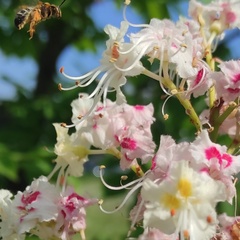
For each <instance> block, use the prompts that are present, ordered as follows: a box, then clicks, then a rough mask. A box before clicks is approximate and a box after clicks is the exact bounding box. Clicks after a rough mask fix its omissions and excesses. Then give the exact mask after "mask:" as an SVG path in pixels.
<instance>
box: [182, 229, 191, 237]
mask: <svg viewBox="0 0 240 240" xmlns="http://www.w3.org/2000/svg"><path fill="white" fill-rule="evenodd" d="M183 237H184V239H189V237H190V236H189V232H188V230H184V231H183Z"/></svg>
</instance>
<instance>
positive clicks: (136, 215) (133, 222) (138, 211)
mask: <svg viewBox="0 0 240 240" xmlns="http://www.w3.org/2000/svg"><path fill="white" fill-rule="evenodd" d="M143 206H144V201H143V200H142V201H141V202H140V204H139V207H138V209H137V212H136V214H135V216H134V219H133V220H132V224H131V226H130V230H129V231H128V234H127V237H129V236H130V234H131V232H132V230H133V229H134V226H135V224H136V222H137V219H138V216H139V214H140V212H141V210H142V208H143Z"/></svg>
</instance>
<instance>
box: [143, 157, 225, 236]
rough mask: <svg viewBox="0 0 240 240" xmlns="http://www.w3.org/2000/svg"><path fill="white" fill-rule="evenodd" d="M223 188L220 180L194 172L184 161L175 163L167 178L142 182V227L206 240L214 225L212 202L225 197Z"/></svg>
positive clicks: (214, 216) (213, 204)
mask: <svg viewBox="0 0 240 240" xmlns="http://www.w3.org/2000/svg"><path fill="white" fill-rule="evenodd" d="M223 189H224V188H223V184H222V183H221V182H217V181H214V180H213V179H212V178H210V177H209V176H208V175H207V174H203V173H197V172H195V171H194V170H193V169H191V168H189V166H188V162H187V161H180V162H176V163H175V165H174V166H172V168H171V169H170V171H169V177H168V178H166V179H164V180H163V181H161V182H160V183H158V182H153V181H152V180H150V179H146V180H145V181H144V183H143V188H142V192H141V193H142V198H143V200H145V201H146V203H145V207H146V210H145V213H144V227H145V228H146V227H154V228H157V229H159V230H161V231H162V232H164V233H166V234H173V233H180V236H181V239H185V238H190V239H195V240H205V239H206V240H209V239H210V238H211V237H213V236H214V234H215V231H216V226H217V219H216V217H217V215H216V212H215V209H214V208H215V205H216V203H217V202H218V201H223V200H225V198H224V194H225V192H224V190H223Z"/></svg>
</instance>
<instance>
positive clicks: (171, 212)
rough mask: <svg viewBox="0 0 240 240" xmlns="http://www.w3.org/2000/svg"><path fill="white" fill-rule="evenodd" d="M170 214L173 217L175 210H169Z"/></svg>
mask: <svg viewBox="0 0 240 240" xmlns="http://www.w3.org/2000/svg"><path fill="white" fill-rule="evenodd" d="M170 214H171V216H172V217H173V216H174V215H175V214H176V210H175V209H171V211H170Z"/></svg>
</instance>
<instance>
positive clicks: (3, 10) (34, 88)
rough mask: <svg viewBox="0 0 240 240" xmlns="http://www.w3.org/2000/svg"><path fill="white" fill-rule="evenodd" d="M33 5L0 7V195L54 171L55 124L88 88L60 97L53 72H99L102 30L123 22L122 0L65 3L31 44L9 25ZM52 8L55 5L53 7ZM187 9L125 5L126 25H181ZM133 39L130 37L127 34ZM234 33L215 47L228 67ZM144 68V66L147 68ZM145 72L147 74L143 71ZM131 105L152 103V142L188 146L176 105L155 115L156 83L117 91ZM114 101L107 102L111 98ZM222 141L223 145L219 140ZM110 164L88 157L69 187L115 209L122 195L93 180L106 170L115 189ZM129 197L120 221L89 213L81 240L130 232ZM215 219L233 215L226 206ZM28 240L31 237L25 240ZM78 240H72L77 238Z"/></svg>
mask: <svg viewBox="0 0 240 240" xmlns="http://www.w3.org/2000/svg"><path fill="white" fill-rule="evenodd" d="M36 3H37V1H35V0H31V1H30V0H0V188H6V189H9V190H11V191H12V192H13V193H16V192H17V191H18V190H20V191H23V190H24V189H25V187H26V186H27V185H28V184H30V182H31V181H32V179H33V178H37V177H38V176H40V175H48V174H49V173H50V172H51V170H52V168H53V166H54V163H53V160H54V159H55V157H56V156H55V155H54V152H53V150H54V144H55V142H56V134H55V130H54V128H53V126H52V123H54V122H67V123H70V121H71V107H70V103H71V101H72V100H74V99H76V98H77V96H78V94H79V93H80V92H90V91H91V90H92V89H93V88H94V86H90V87H89V88H85V89H79V88H78V89H75V90H72V91H59V90H58V87H57V84H58V83H62V85H63V86H71V85H72V82H70V81H69V80H67V79H65V78H64V77H63V76H62V75H61V74H60V73H59V69H60V67H62V66H64V68H65V71H66V72H67V73H68V74H69V75H72V76H79V75H82V74H84V73H86V72H87V71H90V70H91V69H93V68H94V67H96V66H97V65H98V64H99V60H100V59H101V54H102V52H103V51H104V49H105V41H106V40H107V35H106V34H105V33H104V31H103V28H104V26H105V25H107V24H112V25H114V26H116V27H119V26H120V22H121V21H122V20H123V17H122V10H123V1H122V0H121V1H120V0H66V2H65V3H64V4H63V5H62V8H61V9H62V18H61V19H51V20H47V21H45V22H42V23H40V24H39V25H38V26H37V28H36V33H35V35H34V37H33V39H32V40H29V35H28V33H27V31H28V27H29V26H25V28H24V29H22V30H21V31H18V30H17V29H16V27H15V26H14V18H15V15H16V12H17V10H18V7H19V6H21V5H23V4H28V5H34V4H36ZM51 3H52V4H56V5H58V4H60V1H59V0H52V1H51ZM187 7H188V1H178V0H148V1H137V0H132V4H131V6H130V7H129V8H128V10H127V17H128V19H129V21H131V22H133V23H148V22H149V21H150V19H151V18H160V19H163V18H171V19H172V20H174V21H176V20H177V19H178V15H179V14H180V15H183V16H186V17H187ZM130 31H136V29H130ZM239 43H240V32H239V30H233V31H231V32H230V31H229V32H228V33H227V36H226V38H225V39H224V40H223V41H221V42H219V47H218V50H217V51H216V52H215V53H214V56H218V57H219V58H222V59H225V60H229V59H231V58H235V59H237V58H239V57H240V51H239ZM146 64H147V63H146ZM149 67H150V66H149ZM123 92H124V93H125V94H126V96H127V99H128V102H129V103H130V104H148V103H150V102H153V103H154V106H155V115H154V116H155V118H156V119H157V120H156V122H155V123H154V125H153V133H154V139H155V141H156V143H158V142H159V136H160V134H169V135H171V136H172V137H173V138H174V139H176V140H177V141H182V140H192V139H194V131H195V129H194V127H193V126H192V125H191V123H190V121H189V119H188V118H187V116H185V113H184V110H183V108H182V107H181V105H180V104H179V103H178V102H177V100H176V99H173V98H172V99H170V100H169V101H168V104H167V105H166V107H165V111H166V112H167V113H168V114H169V116H170V117H169V119H168V121H164V120H163V118H162V115H161V108H162V104H163V100H162V95H163V93H162V92H161V90H160V88H159V86H158V84H157V83H156V81H153V80H151V79H147V78H146V77H142V76H140V77H138V78H132V79H131V78H129V81H128V83H127V84H126V86H124V88H123ZM110 98H112V99H114V95H111V94H110ZM193 104H194V106H195V108H196V109H197V112H198V113H200V112H201V111H202V109H203V108H204V107H205V103H204V99H203V98H200V99H197V100H194V103H193ZM221 141H224V140H221ZM117 163H118V162H117V160H116V159H113V158H112V157H109V156H104V157H102V156H100V157H94V158H92V157H90V161H89V162H88V163H87V164H86V170H85V172H86V175H85V176H84V177H82V178H80V179H70V180H69V181H70V182H71V184H73V185H74V186H75V187H76V189H77V190H78V191H79V192H80V193H82V194H85V195H87V196H89V197H98V198H103V199H106V200H105V205H104V206H105V208H106V209H114V208H115V207H116V206H118V205H119V204H120V202H121V200H122V199H123V197H124V195H125V193H126V192H124V191H122V192H112V191H108V190H107V189H106V188H104V187H103V186H102V185H101V182H100V179H99V178H98V177H97V175H96V174H95V175H94V173H95V172H96V166H98V165H101V164H105V165H106V167H107V169H106V171H105V178H106V181H108V182H109V183H111V184H113V185H119V179H120V176H121V175H123V174H129V175H130V177H129V179H130V180H131V179H134V178H135V176H134V175H132V173H130V172H124V173H122V172H121V171H120V170H119V168H118V167H117ZM134 201H135V199H134V197H133V198H132V199H131V200H130V201H129V203H128V205H127V206H126V207H125V208H124V209H123V210H122V211H120V212H119V213H117V214H114V215H105V214H102V213H101V212H100V210H99V209H98V208H97V207H96V208H92V209H89V210H88V229H87V233H86V234H87V237H88V239H90V240H108V239H115V240H118V239H119V240H121V239H125V237H126V233H127V231H128V228H129V221H128V214H127V212H128V211H129V209H130V208H131V206H132V205H133V204H134ZM222 211H228V212H231V213H232V211H233V210H232V207H231V206H224V208H223V209H222ZM29 238H30V237H29ZM78 239H79V238H78Z"/></svg>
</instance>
